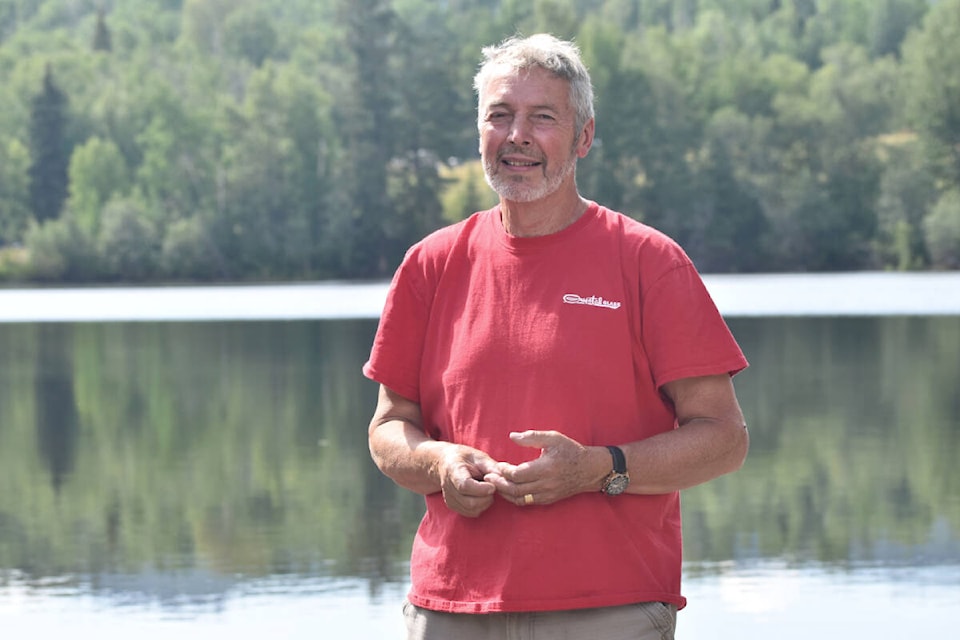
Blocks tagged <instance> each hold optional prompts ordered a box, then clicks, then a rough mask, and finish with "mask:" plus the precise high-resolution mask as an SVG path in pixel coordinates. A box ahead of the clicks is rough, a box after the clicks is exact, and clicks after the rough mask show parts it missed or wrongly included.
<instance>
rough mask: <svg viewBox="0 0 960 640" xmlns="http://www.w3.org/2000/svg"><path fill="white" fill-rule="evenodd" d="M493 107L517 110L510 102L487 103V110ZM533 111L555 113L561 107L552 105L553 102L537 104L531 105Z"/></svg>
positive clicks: (558, 111)
mask: <svg viewBox="0 0 960 640" xmlns="http://www.w3.org/2000/svg"><path fill="white" fill-rule="evenodd" d="M491 109H510V110H515V109H514V108H513V106H512V105H511V104H510V103H509V102H491V103H490V104H488V105H487V107H486V110H487V111H489V110H491ZM531 110H532V111H552V112H554V113H560V109H558V108H557V107H555V106H553V105H551V104H535V105H533V106H532V107H531Z"/></svg>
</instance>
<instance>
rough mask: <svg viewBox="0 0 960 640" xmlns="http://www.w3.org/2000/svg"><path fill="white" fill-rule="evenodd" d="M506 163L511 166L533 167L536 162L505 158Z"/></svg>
mask: <svg viewBox="0 0 960 640" xmlns="http://www.w3.org/2000/svg"><path fill="white" fill-rule="evenodd" d="M504 162H506V163H507V164H508V165H510V166H511V167H533V166H536V164H537V163H536V162H517V161H516V160H505V161H504Z"/></svg>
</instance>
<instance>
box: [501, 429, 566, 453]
mask: <svg viewBox="0 0 960 640" xmlns="http://www.w3.org/2000/svg"><path fill="white" fill-rule="evenodd" d="M510 439H511V440H513V442H514V443H516V444H518V445H520V446H521V447H532V448H536V449H544V448H546V447H551V446H556V445H558V444H561V443H563V442H564V440H565V438H564V437H563V436H562V435H560V434H559V433H557V432H556V431H536V430H532V429H531V430H528V431H514V432H512V433H511V434H510Z"/></svg>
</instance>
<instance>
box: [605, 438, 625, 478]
mask: <svg viewBox="0 0 960 640" xmlns="http://www.w3.org/2000/svg"><path fill="white" fill-rule="evenodd" d="M607 450H608V451H609V452H610V455H611V456H613V470H614V472H616V473H626V472H627V458H626V456H624V455H623V450H622V449H621V448H620V447H615V446H613V445H607Z"/></svg>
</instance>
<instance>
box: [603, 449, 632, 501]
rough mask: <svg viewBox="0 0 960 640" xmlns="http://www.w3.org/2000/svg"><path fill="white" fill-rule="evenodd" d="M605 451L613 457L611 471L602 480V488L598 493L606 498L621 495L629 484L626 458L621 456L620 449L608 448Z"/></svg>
mask: <svg viewBox="0 0 960 640" xmlns="http://www.w3.org/2000/svg"><path fill="white" fill-rule="evenodd" d="M607 449H608V450H609V451H610V455H611V456H613V471H611V472H610V475H608V476H607V477H606V478H605V479H604V481H603V488H602V489H600V491H602V492H603V493H605V494H607V495H608V496H617V495H620V494H621V493H623V492H624V491H625V490H626V488H627V485H628V484H630V475H629V474H628V473H627V458H626V456H624V455H623V451H622V450H621V449H620V447H614V446H608V447H607Z"/></svg>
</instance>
